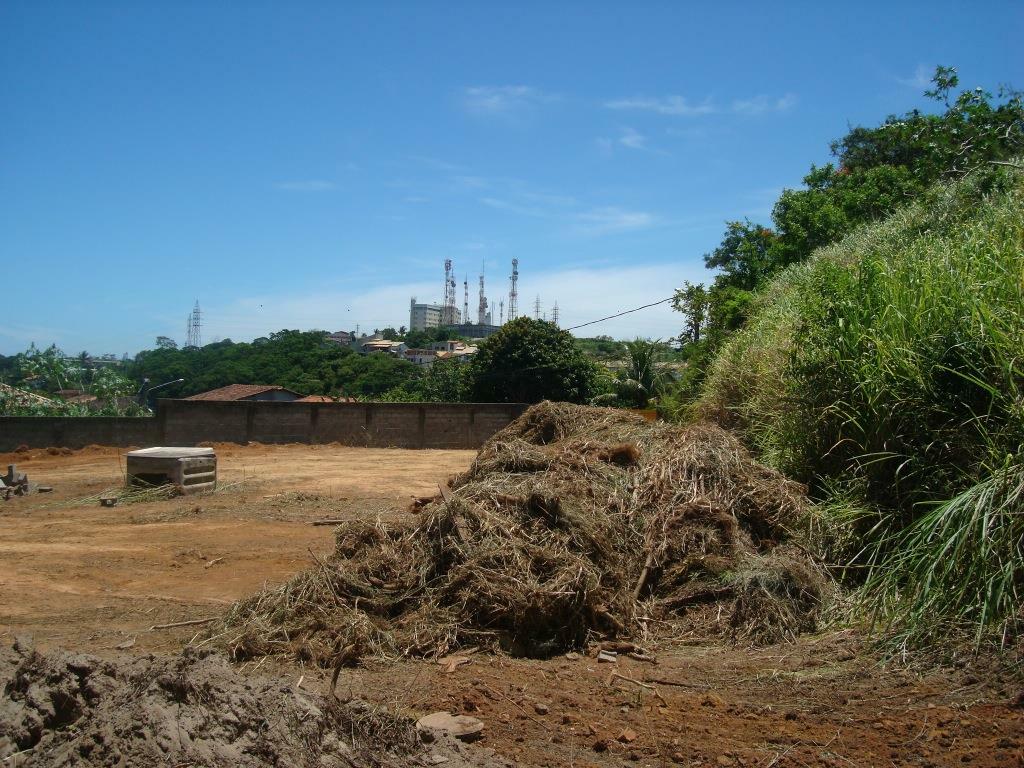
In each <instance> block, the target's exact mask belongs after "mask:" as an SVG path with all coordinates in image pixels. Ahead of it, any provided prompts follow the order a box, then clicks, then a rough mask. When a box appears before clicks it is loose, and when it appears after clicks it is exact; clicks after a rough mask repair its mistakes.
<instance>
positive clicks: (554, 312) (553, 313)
mask: <svg viewBox="0 0 1024 768" xmlns="http://www.w3.org/2000/svg"><path fill="white" fill-rule="evenodd" d="M551 322H552V323H554V325H555V327H556V328H557V327H558V302H557V301H556V302H555V306H553V307H552V308H551Z"/></svg>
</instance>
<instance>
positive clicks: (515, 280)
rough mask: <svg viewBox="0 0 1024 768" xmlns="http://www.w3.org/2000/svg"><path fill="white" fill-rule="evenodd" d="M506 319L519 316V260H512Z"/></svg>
mask: <svg viewBox="0 0 1024 768" xmlns="http://www.w3.org/2000/svg"><path fill="white" fill-rule="evenodd" d="M509 281H510V282H509V290H508V319H509V320H515V319H516V318H517V317H518V316H519V259H512V276H511V277H510V278H509Z"/></svg>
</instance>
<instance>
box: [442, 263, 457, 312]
mask: <svg viewBox="0 0 1024 768" xmlns="http://www.w3.org/2000/svg"><path fill="white" fill-rule="evenodd" d="M441 325H455V275H454V274H452V260H451V259H445V260H444V310H443V311H442V313H441Z"/></svg>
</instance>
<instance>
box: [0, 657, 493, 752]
mask: <svg viewBox="0 0 1024 768" xmlns="http://www.w3.org/2000/svg"><path fill="white" fill-rule="evenodd" d="M0 679H5V680H8V681H9V682H7V683H5V686H4V688H3V691H2V694H0V760H2V761H4V764H5V765H8V764H10V765H19V766H21V765H24V766H32V765H40V766H42V765H45V766H65V765H76V766H101V765H102V766H110V765H197V766H198V765H203V766H319V767H320V768H329V767H331V766H339V767H340V766H346V767H347V768H351V767H352V766H357V767H358V766H364V765H365V766H370V765H372V766H375V767H376V766H380V767H382V768H389V767H394V768H398V767H399V766H411V765H430V764H435V763H437V762H443V763H444V764H445V765H446V766H451V767H452V768H460V767H462V766H470V765H473V766H486V767H488V768H498V766H505V765H507V764H506V763H505V762H504V761H499V760H495V759H494V758H493V757H492V755H491V753H490V752H489V750H483V749H481V748H479V747H472V746H465V745H462V744H459V743H457V742H454V741H452V740H450V739H445V740H438V741H434V742H433V743H431V744H430V745H429V746H425V747H424V746H420V745H419V744H418V742H417V737H416V731H415V725H414V720H413V719H411V718H407V717H401V716H398V715H395V714H390V713H385V712H381V711H379V710H375V709H373V708H372V707H370V706H369V705H367V704H365V703H363V702H359V701H352V702H347V703H341V702H339V701H337V700H336V699H334V698H333V697H330V696H326V697H325V696H320V695H318V694H315V693H311V692H307V691H305V690H300V689H296V688H294V687H293V686H292V685H290V684H289V683H288V681H284V680H274V679H266V678H261V679H256V678H251V677H250V678H246V677H243V676H241V675H240V674H239V673H238V672H237V671H236V670H235V668H234V667H232V666H231V664H230V663H229V662H228V660H227V659H226V658H225V657H224V655H223V654H213V653H209V652H207V653H198V652H188V651H186V652H185V653H183V654H182V655H180V656H177V657H172V658H155V657H152V656H150V657H144V658H136V659H134V660H130V661H123V662H114V661H105V660H101V659H97V658H95V657H92V656H86V655H81V654H69V653H65V652H54V653H50V654H46V655H43V654H40V653H37V652H35V651H34V650H32V649H31V648H25V647H21V648H20V649H19V652H18V653H17V654H7V655H6V656H5V655H2V654H0ZM15 755H16V757H15ZM440 758H444V759H443V760H440ZM9 761H10V762H9Z"/></svg>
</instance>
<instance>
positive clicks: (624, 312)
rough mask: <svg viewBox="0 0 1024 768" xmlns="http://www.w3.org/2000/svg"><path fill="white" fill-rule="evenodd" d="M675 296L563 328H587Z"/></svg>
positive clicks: (669, 299)
mask: <svg viewBox="0 0 1024 768" xmlns="http://www.w3.org/2000/svg"><path fill="white" fill-rule="evenodd" d="M674 298H675V296H669V297H668V298H667V299H662V300H661V301H655V302H651V303H650V304H644V305H643V306H642V307H635V308H633V309H626V310H623V311H622V312H618V313H616V314H614V315H608V317H602V318H599V319H597V320H591V321H590V322H588V323H580V324H579V325H574V326H572V327H571V328H563V329H562V330H563V331H575V330H576V329H577V328H586V327H587V326H588V325H594V324H596V323H603V322H604V321H605V320H612V319H614V318H616V317H622V316H623V315H628V314H630V313H631V312H639V311H640V310H641V309H648V308H650V307H656V306H658V305H659V304H664V303H665V302H667V301H672V299H674Z"/></svg>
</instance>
